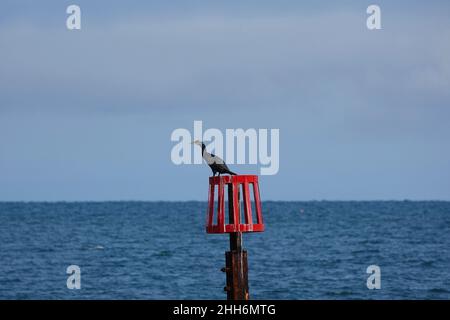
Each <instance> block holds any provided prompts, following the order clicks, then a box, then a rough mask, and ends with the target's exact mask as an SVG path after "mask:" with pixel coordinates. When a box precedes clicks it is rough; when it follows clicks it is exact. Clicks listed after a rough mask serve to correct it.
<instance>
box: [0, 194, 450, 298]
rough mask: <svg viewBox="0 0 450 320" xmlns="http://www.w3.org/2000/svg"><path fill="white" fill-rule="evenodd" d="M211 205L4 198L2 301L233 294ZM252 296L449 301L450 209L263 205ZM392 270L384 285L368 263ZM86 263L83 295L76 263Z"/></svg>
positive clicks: (251, 252)
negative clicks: (210, 227) (71, 284)
mask: <svg viewBox="0 0 450 320" xmlns="http://www.w3.org/2000/svg"><path fill="white" fill-rule="evenodd" d="M205 212H206V203H204V202H79V203H65V202H61V203H6V202H5V203H0V299H224V298H226V296H225V293H224V292H223V287H224V285H225V275H224V274H223V273H222V272H220V268H221V267H223V266H224V252H225V251H226V250H227V249H228V237H227V235H209V234H206V233H205V230H204V223H205ZM263 212H264V218H265V224H266V231H265V232H263V233H254V234H245V235H244V247H245V248H246V249H247V250H248V256H249V282H250V296H251V298H252V299H450V202H433V201H430V202H411V201H401V202H400V201H398V202H393V201H392V202H391V201H376V202H330V201H312V202H264V203H263ZM373 264H374V265H378V266H379V267H380V268H381V289H379V290H369V289H368V288H367V286H366V281H367V277H368V276H369V275H368V274H367V273H366V268H367V267H368V266H369V265H373ZM69 265H78V266H79V267H80V268H81V289H80V290H69V289H67V286H66V281H67V277H68V275H67V274H66V268H67V267H68V266H69Z"/></svg>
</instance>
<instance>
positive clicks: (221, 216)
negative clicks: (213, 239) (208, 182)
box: [217, 178, 225, 232]
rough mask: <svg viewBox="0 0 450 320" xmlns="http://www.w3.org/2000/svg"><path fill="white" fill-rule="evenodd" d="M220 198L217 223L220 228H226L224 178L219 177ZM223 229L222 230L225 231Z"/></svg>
mask: <svg viewBox="0 0 450 320" xmlns="http://www.w3.org/2000/svg"><path fill="white" fill-rule="evenodd" d="M219 179H220V180H219V199H218V208H217V224H218V225H219V230H223V231H224V230H225V219H224V212H225V203H224V196H223V180H222V179H221V178H219ZM223 231H222V232H223Z"/></svg>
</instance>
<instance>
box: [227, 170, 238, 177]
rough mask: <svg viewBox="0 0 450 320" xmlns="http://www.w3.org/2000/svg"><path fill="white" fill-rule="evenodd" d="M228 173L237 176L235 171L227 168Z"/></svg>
mask: <svg viewBox="0 0 450 320" xmlns="http://www.w3.org/2000/svg"><path fill="white" fill-rule="evenodd" d="M228 173H229V174H230V175H232V176H237V173H234V172H233V171H230V170H228Z"/></svg>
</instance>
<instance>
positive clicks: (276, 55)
mask: <svg viewBox="0 0 450 320" xmlns="http://www.w3.org/2000/svg"><path fill="white" fill-rule="evenodd" d="M74 3H75V4H78V5H79V6H80V7H81V10H82V29H81V30H79V31H69V30H67V29H66V18H67V14H66V8H67V6H68V5H70V4H74ZM372 3H373V2H370V1H360V0H358V1H357V0H355V1H321V2H320V4H316V3H315V1H310V2H309V4H305V3H304V2H301V1H288V0H282V1H261V0H259V1H256V0H254V1H245V0H243V1H230V0H228V1H181V0H176V1H126V2H125V1H95V3H93V1H61V0H58V1H56V0H54V1H39V2H38V1H24V0H2V1H1V3H0V201H1V200H3V201H9V200H26V201H30V200H45V201H56V200H206V197H207V183H208V180H207V177H208V176H209V175H210V170H209V168H207V167H206V166H205V165H201V166H198V165H182V166H176V165H174V164H173V163H172V162H171V159H170V153H171V149H172V147H173V146H174V145H175V143H174V142H172V141H171V140H170V136H171V133H172V131H173V130H175V129H177V128H186V129H188V130H192V129H193V122H194V120H202V121H203V125H204V128H205V129H207V128H218V129H221V130H225V129H226V128H244V129H246V128H256V129H258V128H269V129H270V128H279V129H280V170H279V172H278V174H277V175H274V176H263V177H261V193H262V194H261V195H262V198H263V199H264V200H313V199H317V200H321V199H328V200H351V199H354V200H376V199H385V200H388V199H400V200H402V199H413V200H417V199H443V200H450V148H449V138H450V41H449V39H450V19H448V16H449V14H450V2H448V1H395V3H393V1H378V2H376V3H377V4H378V5H379V6H380V7H381V13H382V30H375V31H370V30H368V29H367V27H366V19H367V16H368V15H367V13H366V8H367V6H368V5H370V4H372ZM230 167H231V168H232V169H233V170H234V171H237V172H239V173H252V174H253V173H258V172H259V167H258V165H246V166H238V165H231V166H230Z"/></svg>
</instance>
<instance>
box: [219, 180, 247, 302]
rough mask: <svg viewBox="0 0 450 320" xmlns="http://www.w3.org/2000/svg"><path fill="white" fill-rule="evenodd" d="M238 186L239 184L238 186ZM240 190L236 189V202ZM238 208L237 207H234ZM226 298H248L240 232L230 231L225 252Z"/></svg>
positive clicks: (231, 215)
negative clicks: (228, 247)
mask: <svg viewBox="0 0 450 320" xmlns="http://www.w3.org/2000/svg"><path fill="white" fill-rule="evenodd" d="M238 188H239V186H238ZM239 198H240V192H239V189H238V204H239V203H240V202H239V200H240V199H239ZM233 200H234V199H233V188H232V184H228V217H229V223H230V224H233V223H234V206H233ZM236 209H237V210H239V209H238V208H236ZM225 265H226V267H225V268H224V269H222V270H223V271H225V272H226V276H227V286H226V287H225V291H227V300H248V299H249V293H248V264H247V251H245V250H242V232H232V233H230V251H227V252H225Z"/></svg>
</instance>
